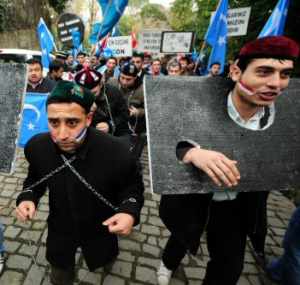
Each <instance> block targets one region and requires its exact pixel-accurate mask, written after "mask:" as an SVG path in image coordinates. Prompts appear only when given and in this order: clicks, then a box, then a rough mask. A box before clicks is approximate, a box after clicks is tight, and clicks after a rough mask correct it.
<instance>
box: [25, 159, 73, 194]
mask: <svg viewBox="0 0 300 285" xmlns="http://www.w3.org/2000/svg"><path fill="white" fill-rule="evenodd" d="M75 159H76V156H75V155H74V156H72V157H71V158H70V159H69V160H67V162H68V163H71V162H73V161H74V160H75ZM67 162H64V164H62V165H61V166H59V167H57V168H56V169H54V170H52V171H51V172H49V173H48V174H47V175H45V176H44V177H42V178H41V179H40V180H38V181H37V182H35V183H33V184H32V185H30V186H28V187H26V188H24V189H23V191H31V189H32V188H34V187H36V186H38V185H40V184H41V183H43V182H44V181H46V180H48V179H49V178H50V177H52V176H53V175H54V174H56V173H58V172H59V171H61V170H62V169H64V168H65V167H66V166H67Z"/></svg>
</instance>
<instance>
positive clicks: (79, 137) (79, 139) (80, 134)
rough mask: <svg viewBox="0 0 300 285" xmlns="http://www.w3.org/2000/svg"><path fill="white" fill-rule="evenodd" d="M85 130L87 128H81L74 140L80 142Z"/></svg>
mask: <svg viewBox="0 0 300 285" xmlns="http://www.w3.org/2000/svg"><path fill="white" fill-rule="evenodd" d="M86 132H87V128H86V127H85V128H83V129H82V130H81V131H80V132H79V134H78V135H77V136H76V137H75V141H76V142H80V141H81V140H82V139H83V138H84V136H85V135H86Z"/></svg>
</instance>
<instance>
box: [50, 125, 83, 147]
mask: <svg viewBox="0 0 300 285" xmlns="http://www.w3.org/2000/svg"><path fill="white" fill-rule="evenodd" d="M86 132H87V128H86V127H85V128H83V129H82V130H81V131H80V132H79V134H78V135H77V136H76V137H75V138H74V142H77V143H78V142H80V141H81V140H82V139H83V138H84V136H85V135H86ZM50 136H51V138H52V140H53V142H54V143H59V142H60V141H59V140H58V139H56V138H55V137H54V136H53V135H52V134H50Z"/></svg>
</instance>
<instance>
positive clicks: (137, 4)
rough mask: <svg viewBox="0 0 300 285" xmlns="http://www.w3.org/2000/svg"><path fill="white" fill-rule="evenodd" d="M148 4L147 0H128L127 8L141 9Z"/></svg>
mask: <svg viewBox="0 0 300 285" xmlns="http://www.w3.org/2000/svg"><path fill="white" fill-rule="evenodd" d="M146 4H149V0H129V2H128V6H130V7H133V8H136V9H141V8H142V7H143V6H144V5H146Z"/></svg>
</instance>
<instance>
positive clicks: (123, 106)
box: [92, 84, 130, 137]
mask: <svg viewBox="0 0 300 285" xmlns="http://www.w3.org/2000/svg"><path fill="white" fill-rule="evenodd" d="M104 93H105V94H106V97H107V101H108V102H107V101H106V98H105V94H104ZM96 104H97V109H96V111H95V113H94V116H93V121H92V126H93V127H96V125H97V124H98V123H101V122H105V123H107V124H108V125H109V133H110V134H112V133H113V135H114V136H117V137H120V136H125V135H129V134H130V130H129V127H128V120H129V111H128V107H127V102H126V101H125V99H124V97H123V95H122V93H121V92H120V91H119V89H118V88H116V87H114V86H111V85H110V84H105V86H104V87H103V88H102V90H101V93H100V95H99V96H98V97H97V98H96ZM110 112H111V116H110Z"/></svg>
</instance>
